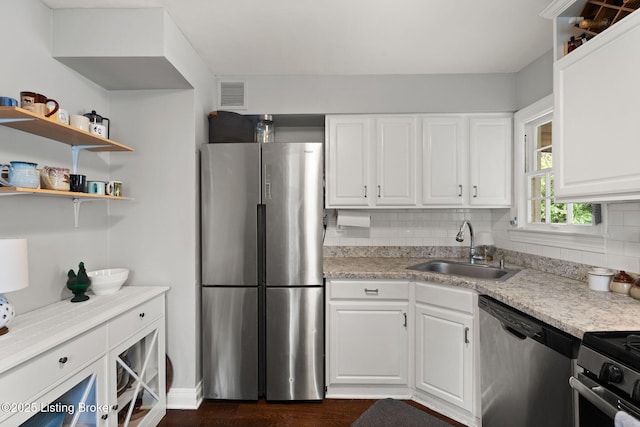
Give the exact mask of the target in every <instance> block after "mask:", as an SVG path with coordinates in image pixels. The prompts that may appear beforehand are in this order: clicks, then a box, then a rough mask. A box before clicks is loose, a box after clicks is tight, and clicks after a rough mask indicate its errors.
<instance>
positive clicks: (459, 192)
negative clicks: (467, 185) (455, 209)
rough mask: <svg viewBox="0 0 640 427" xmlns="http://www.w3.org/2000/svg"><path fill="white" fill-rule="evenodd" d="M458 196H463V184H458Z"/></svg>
mask: <svg viewBox="0 0 640 427" xmlns="http://www.w3.org/2000/svg"><path fill="white" fill-rule="evenodd" d="M458 197H462V185H458Z"/></svg>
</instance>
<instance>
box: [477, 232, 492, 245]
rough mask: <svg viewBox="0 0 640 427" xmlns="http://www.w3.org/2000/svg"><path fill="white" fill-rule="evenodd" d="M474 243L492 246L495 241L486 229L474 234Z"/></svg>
mask: <svg viewBox="0 0 640 427" xmlns="http://www.w3.org/2000/svg"><path fill="white" fill-rule="evenodd" d="M475 243H476V245H480V246H483V245H484V246H493V245H495V244H496V242H494V241H493V236H492V235H491V233H489V232H488V231H481V232H479V233H478V234H477V235H476V242H475Z"/></svg>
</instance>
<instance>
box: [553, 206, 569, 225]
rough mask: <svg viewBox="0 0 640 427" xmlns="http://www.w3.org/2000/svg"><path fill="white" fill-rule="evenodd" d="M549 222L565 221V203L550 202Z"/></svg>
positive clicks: (560, 222)
mask: <svg viewBox="0 0 640 427" xmlns="http://www.w3.org/2000/svg"><path fill="white" fill-rule="evenodd" d="M551 223H552V224H566V223H567V205H566V204H565V203H552V204H551Z"/></svg>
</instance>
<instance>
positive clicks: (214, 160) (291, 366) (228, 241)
mask: <svg viewBox="0 0 640 427" xmlns="http://www.w3.org/2000/svg"><path fill="white" fill-rule="evenodd" d="M322 170H323V161H322V144H321V143H267V144H257V143H236V144H207V145H205V146H203V148H202V150H201V208H202V209H201V217H202V242H201V243H202V304H203V306H202V321H203V325H202V331H203V339H202V346H203V377H204V379H203V381H204V397H205V398H207V399H231V400H257V399H259V398H263V397H264V398H265V399H266V400H272V401H287V400H321V399H322V398H323V397H324V281H323V277H322V214H323V211H322V209H323V188H322Z"/></svg>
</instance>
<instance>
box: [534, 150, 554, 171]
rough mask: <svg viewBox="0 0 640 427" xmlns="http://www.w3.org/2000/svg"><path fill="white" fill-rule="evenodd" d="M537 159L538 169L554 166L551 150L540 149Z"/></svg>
mask: <svg viewBox="0 0 640 427" xmlns="http://www.w3.org/2000/svg"><path fill="white" fill-rule="evenodd" d="M537 156H538V158H537V160H536V170H542V169H549V168H552V167H553V156H552V155H551V153H550V152H545V151H538V152H537Z"/></svg>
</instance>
